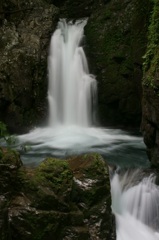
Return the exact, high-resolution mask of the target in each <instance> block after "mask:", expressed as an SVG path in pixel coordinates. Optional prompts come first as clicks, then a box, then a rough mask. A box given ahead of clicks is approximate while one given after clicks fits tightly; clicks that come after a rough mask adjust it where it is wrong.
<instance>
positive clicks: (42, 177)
mask: <svg viewBox="0 0 159 240" xmlns="http://www.w3.org/2000/svg"><path fill="white" fill-rule="evenodd" d="M8 155H9V152H8V151H6V152H3V157H2V159H1V160H0V163H1V161H2V164H0V166H1V165H3V166H5V167H6V168H7V166H10V165H11V166H12V165H14V166H16V168H15V167H14V168H13V167H12V168H9V169H8V173H9V174H8V175H7V171H6V170H5V171H6V172H5V173H6V176H5V179H4V181H5V183H6V182H7V184H8V186H9V188H4V189H3V191H2V188H1V189H0V213H1V221H0V229H1V235H0V236H1V239H2V240H8V239H12V240H17V239H23V240H30V239H32V240H45V239H46V240H53V239H56V240H63V239H65V240H66V239H82V240H88V239H101V240H102V239H109V240H111V239H114V232H115V231H114V228H115V226H113V216H112V213H111V198H110V184H109V174H108V169H107V165H106V163H105V161H104V160H103V159H102V157H101V156H100V155H99V154H88V155H87V154H86V155H83V156H78V157H73V158H71V159H68V160H61V159H55V158H48V159H46V160H45V161H44V162H42V163H41V164H40V165H39V166H38V167H37V168H35V169H29V168H24V167H20V166H21V161H20V160H19V155H17V154H16V153H15V152H13V160H12V158H10V155H9V157H7V156H8ZM15 156H16V160H15ZM4 159H5V160H4ZM13 169H14V170H13ZM13 171H14V172H13ZM7 176H8V178H9V179H8V180H7V179H6V178H7ZM12 178H13V179H14V181H10V180H11V179H12ZM1 184H4V183H3V178H2V179H1Z"/></svg>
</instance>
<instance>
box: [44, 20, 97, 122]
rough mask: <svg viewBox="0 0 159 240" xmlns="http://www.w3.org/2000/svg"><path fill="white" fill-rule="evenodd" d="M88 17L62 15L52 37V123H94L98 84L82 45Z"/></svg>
mask: <svg viewBox="0 0 159 240" xmlns="http://www.w3.org/2000/svg"><path fill="white" fill-rule="evenodd" d="M86 23H87V20H82V21H76V22H75V23H74V24H73V23H72V22H69V23H67V22H66V20H64V19H62V20H60V21H59V23H58V26H57V29H56V31H55V32H54V34H53V35H52V38H51V44H50V54H49V57H48V73H49V87H48V100H49V112H50V114H49V125H50V126H56V125H57V124H61V125H77V126H85V127H88V126H91V124H92V123H93V116H94V99H96V92H97V84H96V80H95V77H94V76H93V75H90V74H89V68H88V63H87V59H86V56H85V53H84V50H83V47H82V46H80V44H81V42H82V39H83V36H84V26H85V25H86Z"/></svg>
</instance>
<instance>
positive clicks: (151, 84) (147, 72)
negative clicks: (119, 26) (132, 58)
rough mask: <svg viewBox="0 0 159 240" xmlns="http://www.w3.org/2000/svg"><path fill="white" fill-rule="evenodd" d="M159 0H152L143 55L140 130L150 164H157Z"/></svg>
mask: <svg viewBox="0 0 159 240" xmlns="http://www.w3.org/2000/svg"><path fill="white" fill-rule="evenodd" d="M158 13H159V1H158V0H156V1H154V7H153V12H152V17H151V23H150V26H149V33H148V46H147V51H146V54H145V56H144V77H143V101H142V105H143V115H142V132H143V136H144V141H145V144H146V146H147V153H148V156H149V159H150V161H151V163H152V165H158V166H159V69H158V63H159V46H158V41H159V34H158V31H159V22H158Z"/></svg>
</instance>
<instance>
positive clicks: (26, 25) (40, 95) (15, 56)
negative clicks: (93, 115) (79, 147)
mask: <svg viewBox="0 0 159 240" xmlns="http://www.w3.org/2000/svg"><path fill="white" fill-rule="evenodd" d="M150 2H151V1H149V0H146V2H145V1H143V0H142V1H138V0H129V1H128V0H122V1H120V0H111V1H110V0H109V1H108V0H98V1H95V0H87V1H82V0H77V1H73V0H61V1H57V0H53V1H51V0H36V1H34V2H32V1H31V0H30V1H27V3H26V2H25V1H23V0H17V1H15V0H7V1H5V2H3V3H1V6H0V36H1V39H2V40H1V43H0V55H1V56H2V57H1V59H0V120H2V121H4V122H5V123H7V125H8V126H9V128H10V130H12V131H15V132H21V131H27V129H29V128H30V127H32V126H35V125H38V124H40V123H44V122H45V120H46V117H47V55H48V47H49V41H50V37H51V34H52V32H53V30H54V29H55V26H56V24H57V21H58V19H59V17H65V18H73V19H77V18H82V17H89V20H88V24H87V26H86V29H85V34H86V41H85V43H84V44H85V50H86V52H87V56H88V58H89V63H90V68H91V72H92V73H93V74H95V75H96V77H97V81H98V91H99V94H98V98H99V101H98V102H99V104H98V105H99V107H98V115H99V122H100V123H102V125H110V124H111V125H118V126H139V124H140V120H141V79H142V62H143V60H142V56H143V54H144V53H145V47H146V42H147V38H146V33H147V25H148V20H149V12H150V9H151V4H150Z"/></svg>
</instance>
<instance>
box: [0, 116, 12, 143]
mask: <svg viewBox="0 0 159 240" xmlns="http://www.w3.org/2000/svg"><path fill="white" fill-rule="evenodd" d="M0 139H4V140H5V142H6V144H7V145H12V144H14V143H15V141H16V139H15V137H14V136H11V135H9V133H8V130H7V126H6V124H5V123H3V122H1V121H0Z"/></svg>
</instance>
